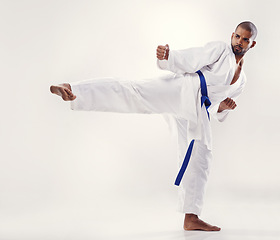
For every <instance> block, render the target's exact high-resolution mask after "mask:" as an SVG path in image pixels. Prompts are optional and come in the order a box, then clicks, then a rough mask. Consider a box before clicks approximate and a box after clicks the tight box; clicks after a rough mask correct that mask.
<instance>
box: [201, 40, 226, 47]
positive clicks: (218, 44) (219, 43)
mask: <svg viewBox="0 0 280 240" xmlns="http://www.w3.org/2000/svg"><path fill="white" fill-rule="evenodd" d="M205 46H206V47H213V48H220V49H229V44H227V43H226V42H223V41H211V42H208V43H206V45H205Z"/></svg>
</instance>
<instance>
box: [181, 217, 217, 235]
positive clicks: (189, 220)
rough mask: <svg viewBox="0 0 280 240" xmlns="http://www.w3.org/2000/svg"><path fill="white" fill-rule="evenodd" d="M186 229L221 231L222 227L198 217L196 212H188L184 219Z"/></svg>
mask: <svg viewBox="0 0 280 240" xmlns="http://www.w3.org/2000/svg"><path fill="white" fill-rule="evenodd" d="M184 229H185V230H200V231H220V230H221V228H219V227H216V226H212V225H210V224H208V223H206V222H204V221H202V220H200V219H199V218H198V216H197V215H195V214H186V215H185V221H184Z"/></svg>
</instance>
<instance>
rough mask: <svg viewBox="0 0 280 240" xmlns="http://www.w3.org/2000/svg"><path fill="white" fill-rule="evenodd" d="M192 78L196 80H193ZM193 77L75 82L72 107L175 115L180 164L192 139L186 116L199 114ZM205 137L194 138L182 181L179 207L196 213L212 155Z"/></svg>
mask: <svg viewBox="0 0 280 240" xmlns="http://www.w3.org/2000/svg"><path fill="white" fill-rule="evenodd" d="M195 76H196V74H195ZM193 79H195V82H193V81H192V80H193ZM193 79H187V78H185V77H183V76H181V77H173V78H158V79H152V80H144V81H134V82H133V81H132V82H131V81H120V80H118V79H115V78H102V79H93V80H86V81H81V82H77V83H72V84H71V88H72V91H73V93H74V94H75V95H76V96H77V98H76V99H75V100H74V101H72V102H71V108H72V109H73V110H86V111H102V112H120V113H156V114H168V115H170V116H172V117H173V119H174V120H175V121H174V123H175V126H176V128H177V129H175V130H176V131H177V136H178V157H179V164H180V166H181V164H182V161H183V159H184V157H185V153H186V150H187V147H188V144H189V142H190V141H191V140H192V139H190V136H188V131H189V125H188V124H189V123H190V121H189V120H188V119H186V117H188V116H189V117H190V118H192V116H194V115H195V114H196V113H194V112H196V111H197V110H196V109H197V108H196V105H197V99H198V98H197V96H198V91H199V84H200V83H199V79H198V78H197V77H195V78H193ZM199 104H200V103H199ZM193 106H195V108H194V107H193ZM202 110H203V109H202ZM199 111H201V108H199ZM205 114H206V112H205ZM205 114H202V117H203V116H204V119H205V118H207V116H206V115H205ZM202 119H203V118H202ZM206 121H208V119H206ZM204 122H205V121H201V122H200V123H199V124H201V125H202V126H201V130H202V131H203V132H206V133H207V132H209V128H210V125H209V123H207V124H204ZM204 125H206V126H204ZM204 139H205V137H202V139H200V140H196V141H195V144H194V148H193V152H192V156H191V159H190V162H189V166H188V168H187V170H186V172H185V174H184V177H183V179H182V182H181V185H180V190H179V196H180V197H179V198H180V201H179V202H180V207H179V210H180V211H181V212H183V213H194V214H197V215H200V213H201V209H202V205H203V195H204V189H205V184H206V182H207V177H208V173H209V163H210V161H211V156H212V155H211V151H210V150H209V149H208V148H207V146H206V145H205V141H204ZM175 177H176V176H174V179H175Z"/></svg>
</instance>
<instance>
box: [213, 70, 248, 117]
mask: <svg viewBox="0 0 280 240" xmlns="http://www.w3.org/2000/svg"><path fill="white" fill-rule="evenodd" d="M238 81H240V82H241V84H240V86H238V87H237V88H236V89H235V90H234V91H232V92H231V93H230V94H229V96H228V97H229V98H231V99H233V101H236V99H237V98H238V97H239V96H240V94H241V93H242V92H243V90H244V87H245V84H246V81H247V79H246V76H245V74H244V72H243V71H242V72H241V75H240V77H239V79H238ZM236 83H237V82H236ZM233 85H234V84H233ZM233 87H234V86H233ZM219 106H220V104H216V105H214V106H212V105H211V106H210V108H209V112H210V113H211V116H212V117H214V118H215V119H217V120H218V121H219V122H223V121H224V120H225V119H226V118H227V116H228V114H229V112H230V111H232V110H229V109H227V110H224V111H222V112H218V109H219Z"/></svg>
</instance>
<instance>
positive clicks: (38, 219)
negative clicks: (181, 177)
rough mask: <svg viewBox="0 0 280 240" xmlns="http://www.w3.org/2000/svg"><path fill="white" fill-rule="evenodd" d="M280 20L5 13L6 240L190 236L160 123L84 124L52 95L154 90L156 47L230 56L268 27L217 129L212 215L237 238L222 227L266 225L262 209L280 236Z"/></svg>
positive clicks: (262, 13) (39, 9) (121, 119)
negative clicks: (226, 46)
mask: <svg viewBox="0 0 280 240" xmlns="http://www.w3.org/2000/svg"><path fill="white" fill-rule="evenodd" d="M277 9H278V7H277V1H276V0H275V1H269V0H268V1H265V3H263V2H261V1H258V2H257V1H254V0H248V1H241V0H236V1H224V0H213V1H202V0H196V1H183V0H174V1H171V0H170V1H167V0H161V1H156V0H136V1H133V0H118V1H113V0H105V1H93V0H92V1H90V0H82V1H78V0H69V1H66V0H56V1H54V0H48V1H47V0H37V1H35V0H33V1H31V0H22V1H20V0H18V1H16V0H7V1H4V0H0V27H1V28H0V29H1V31H0V35H1V36H0V41H1V45H0V50H1V55H0V63H1V64H0V66H1V72H0V74H1V95H0V97H1V120H0V121H1V124H0V130H1V132H0V143H1V166H0V178H1V181H0V203H1V204H0V212H1V215H0V222H1V226H2V227H3V228H2V229H1V230H0V239H19V238H17V237H18V236H21V239H32V238H34V239H36V238H37V239H38V237H40V239H54V238H56V239H64V238H65V239H71V237H73V239H75V236H76V237H78V236H79V237H84V238H87V237H88V238H90V237H91V236H95V237H97V236H99V239H101V238H102V236H103V237H104V235H102V234H104V232H106V234H108V235H110V234H112V236H113V235H114V234H116V232H118V231H119V232H120V233H123V232H125V233H126V234H128V233H129V232H130V231H133V230H128V229H127V226H129V229H134V230H135V229H138V228H139V226H138V227H137V224H141V226H142V227H141V228H143V231H145V229H146V230H147V229H151V228H152V227H151V226H153V229H155V228H157V229H162V228H164V227H166V226H168V227H170V226H171V228H173V229H181V225H182V215H180V214H178V213H176V204H177V189H176V187H175V186H174V185H173V182H174V180H175V177H176V174H177V167H178V164H177V160H176V146H175V144H174V142H173V139H172V137H171V135H170V133H169V131H168V127H167V124H166V123H165V122H164V120H163V119H162V118H161V116H158V115H135V114H115V113H95V112H73V111H71V110H70V107H69V103H65V102H63V101H61V100H60V99H59V98H58V97H56V96H53V95H51V94H50V92H49V86H50V85H51V84H56V83H62V82H74V81H80V80H83V79H89V78H95V77H110V76H116V77H120V78H125V79H132V80H137V79H141V78H152V77H157V76H159V75H162V74H165V73H164V72H162V71H160V70H159V69H157V67H156V57H155V50H156V47H157V45H158V44H166V43H168V44H169V46H170V48H172V49H182V48H188V47H194V46H202V45H204V44H205V43H207V42H209V41H216V40H222V41H226V42H229V41H230V36H231V33H232V32H233V30H234V29H235V27H236V25H237V24H238V23H239V22H241V21H244V20H250V21H252V22H254V23H255V24H256V26H257V27H258V30H259V35H258V37H257V45H256V47H255V48H254V49H252V50H250V51H249V52H248V54H247V56H246V58H245V64H244V69H245V72H246V75H247V78H248V84H247V86H246V90H245V92H244V93H243V95H242V96H241V97H240V98H239V100H238V102H237V104H238V107H237V108H236V111H234V113H232V114H231V115H230V116H229V118H228V120H227V121H226V122H225V123H222V124H220V123H216V122H213V123H212V125H213V136H214V162H213V166H212V169H211V175H210V179H209V183H208V189H207V195H206V205H205V210H204V212H203V214H204V217H206V218H208V219H210V220H212V219H214V220H216V222H218V223H219V224H223V225H225V226H228V227H229V226H231V222H230V221H229V220H228V222H227V221H226V220H225V219H224V216H223V217H222V216H221V215H225V214H226V213H227V211H229V210H228V209H229V208H231V211H232V210H233V211H232V212H231V214H236V215H237V214H240V213H243V214H244V212H246V211H247V212H248V209H249V212H250V214H253V213H255V214H256V213H257V212H258V211H260V208H258V206H260V205H262V206H263V207H264V208H262V209H263V211H265V212H267V213H268V214H270V217H271V216H272V219H271V220H270V222H269V223H267V225H265V226H264V225H262V227H263V228H267V229H269V228H275V227H277V226H276V223H275V222H276V221H278V222H279V217H278V216H277V215H276V214H274V215H273V213H274V212H277V211H278V212H279V209H280V207H279V205H278V202H279V200H280V193H279V190H278V189H279V187H280V181H279V167H280V164H279V157H278V148H279V144H280V140H279V121H280V114H279V112H278V109H277V108H278V101H279V99H278V89H279V87H280V84H279V77H278V75H277V70H278V68H279V62H278V59H279V56H278V55H279V52H280V47H279V44H278V41H279V37H280V34H279V31H278V30H277V26H278V23H279V21H280V17H279V14H278V11H277ZM233 203H241V204H239V205H238V206H240V207H239V208H238V209H237V208H236V207H233V206H231V205H230V204H233ZM242 203H244V204H243V205H242ZM246 204H247V205H246ZM275 206H277V208H276V210H275ZM232 207H233V209H232ZM174 214H175V215H174ZM166 216H173V218H174V219H173V218H172V217H170V218H168V217H166ZM139 219H140V220H139ZM135 222H137V224H135ZM154 222H156V223H157V225H156V227H155V226H154V225H155V224H154ZM256 223H259V222H258V221H257V220H256ZM227 224H228V225H227ZM240 224H241V223H240ZM259 224H261V223H259ZM108 225H110V228H111V229H112V228H113V229H114V230H113V231H114V232H113V233H112V232H111V231H108ZM240 226H241V225H240ZM242 227H243V228H246V227H247V226H246V221H245V223H243V225H242ZM124 229H126V230H124ZM278 229H279V226H278ZM91 239H92V238H91ZM93 239H95V238H93Z"/></svg>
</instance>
